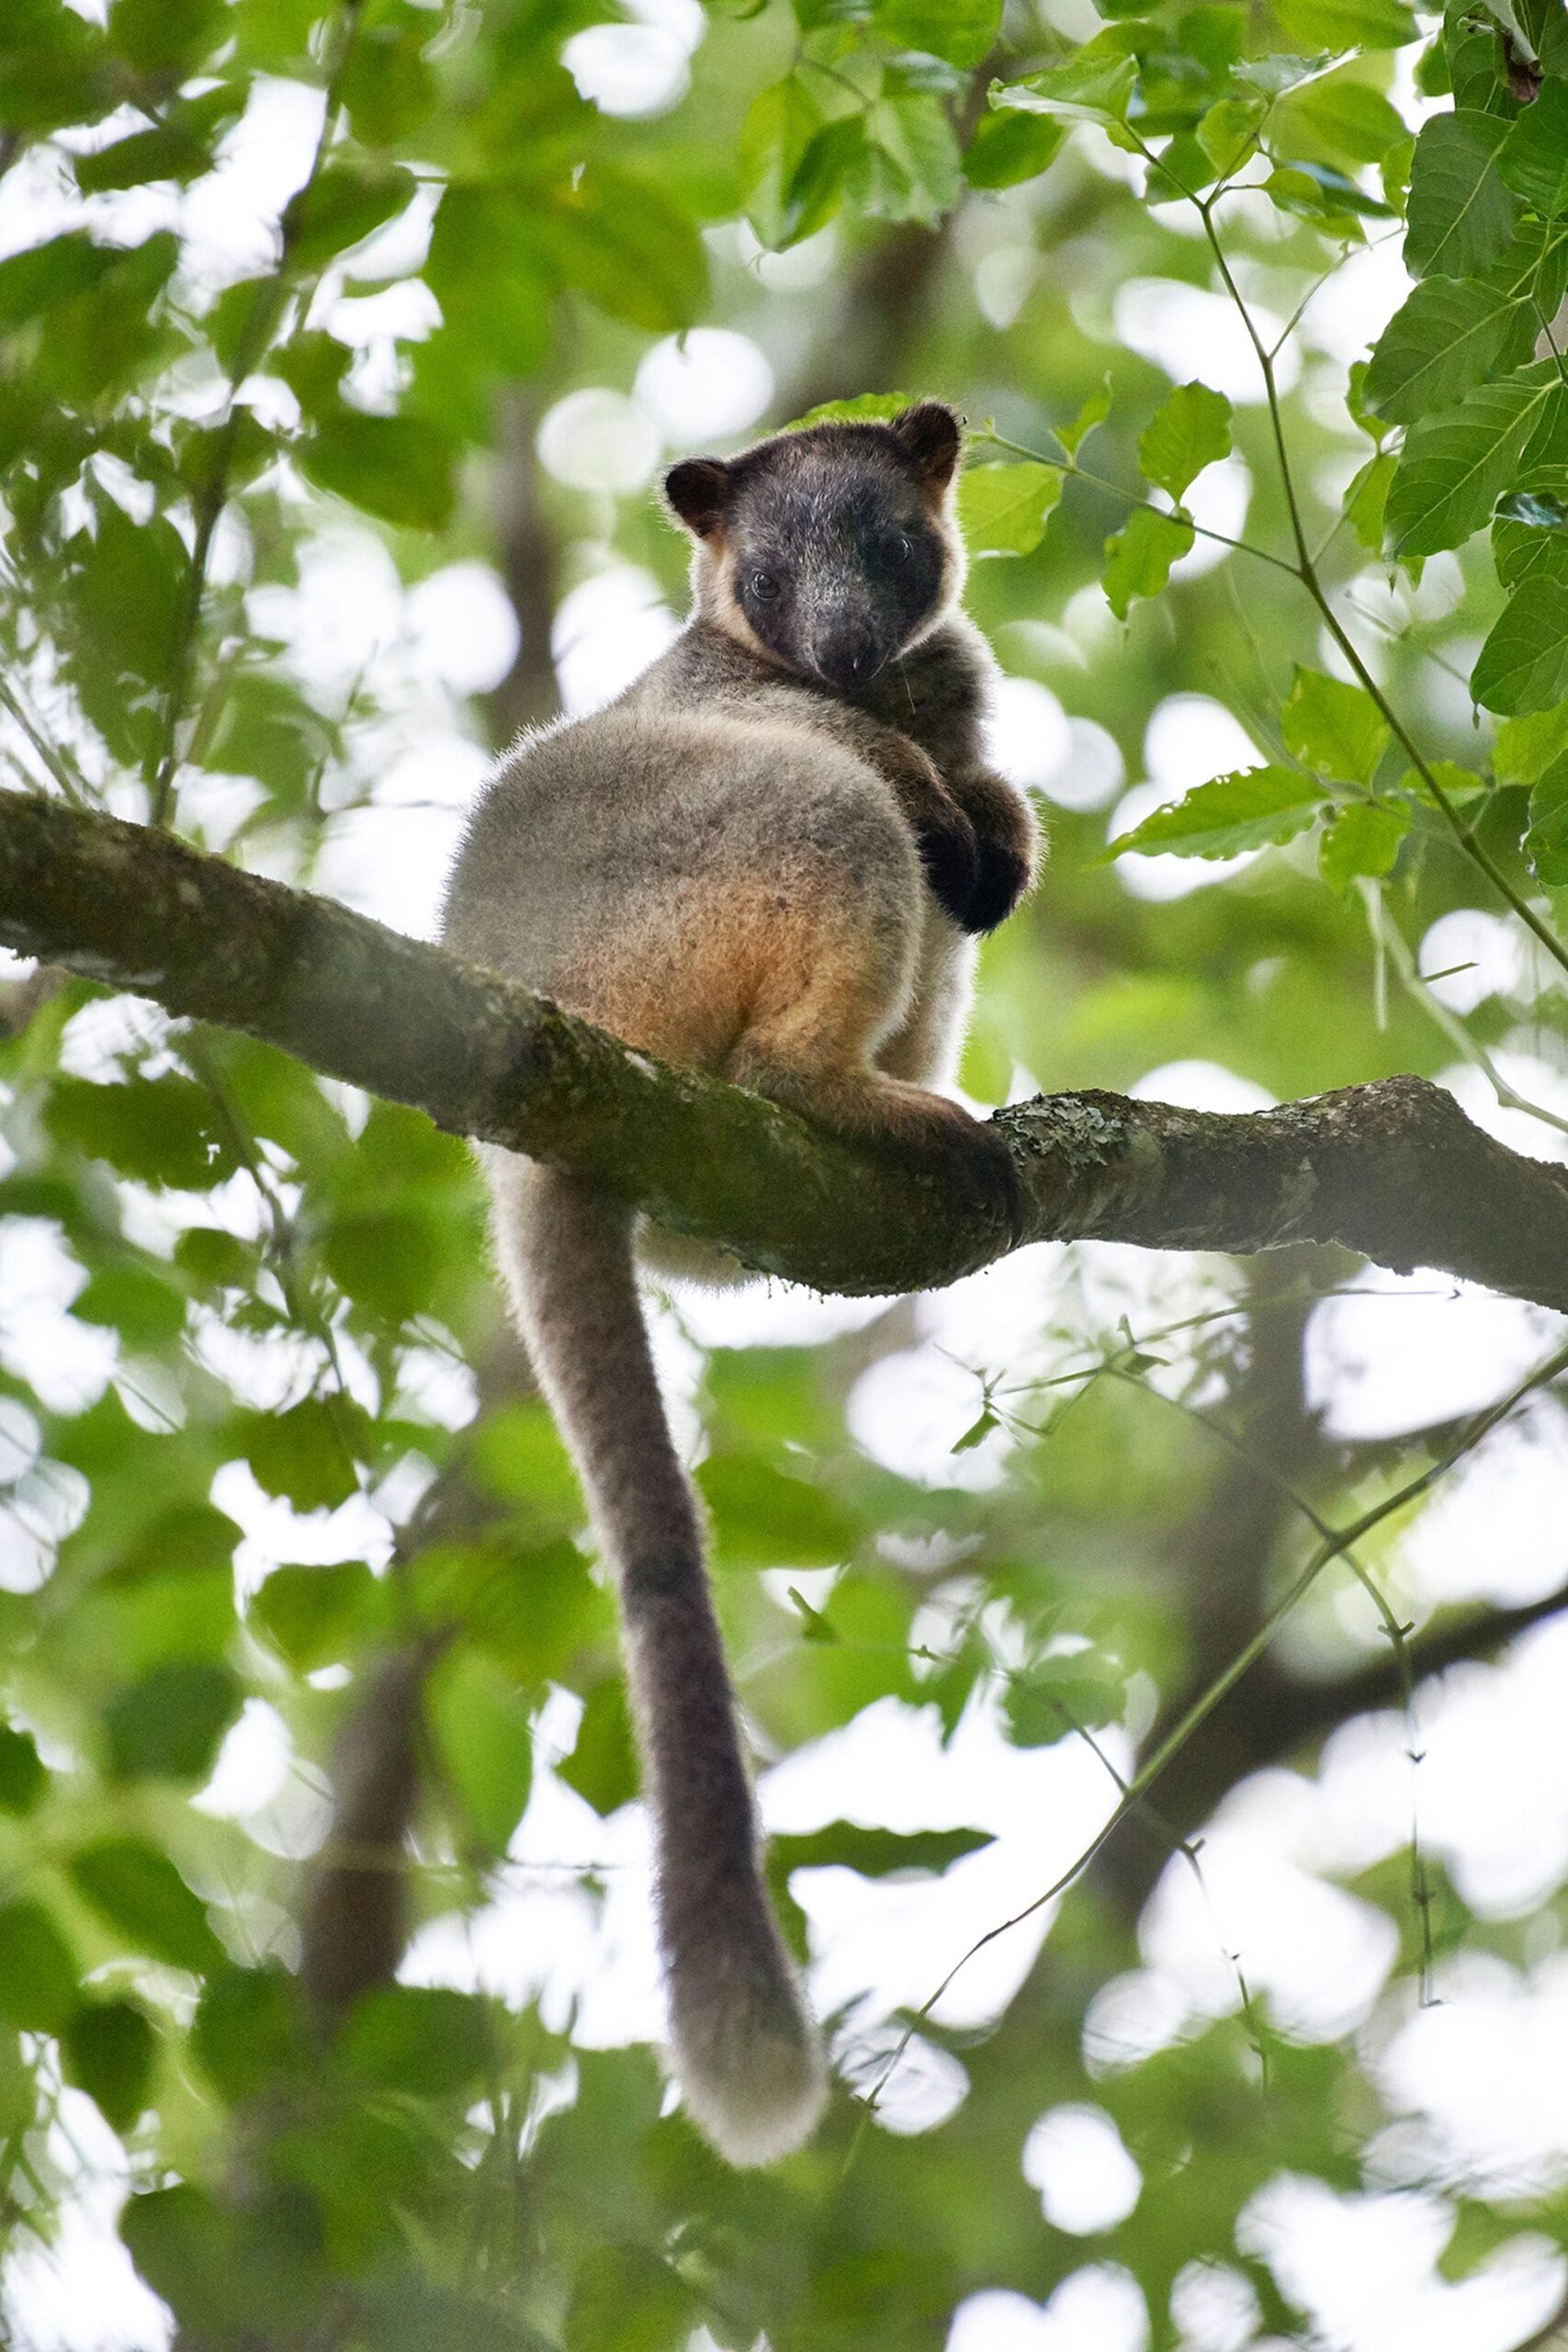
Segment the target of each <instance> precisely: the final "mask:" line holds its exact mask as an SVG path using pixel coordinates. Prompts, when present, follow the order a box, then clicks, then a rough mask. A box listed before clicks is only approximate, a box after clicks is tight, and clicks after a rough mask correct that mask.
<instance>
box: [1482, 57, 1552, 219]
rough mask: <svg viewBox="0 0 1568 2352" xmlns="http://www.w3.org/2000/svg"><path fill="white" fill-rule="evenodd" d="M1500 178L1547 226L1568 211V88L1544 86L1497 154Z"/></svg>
mask: <svg viewBox="0 0 1568 2352" xmlns="http://www.w3.org/2000/svg"><path fill="white" fill-rule="evenodd" d="M1497 175H1498V177H1499V178H1500V179H1501V180H1502V181H1503V183H1504V185H1505V186H1506V187H1510V188H1512V189H1513V191H1514V194H1515V195H1516V196H1517V197H1519V198H1522V199H1523V200H1524V202H1525V203H1526V204H1528V205H1529V208H1530V209H1531V210H1532V211H1533V212H1539V213H1540V216H1541V218H1542V220H1555V218H1556V216H1557V215H1558V213H1560V212H1562V210H1563V209H1564V208H1568V83H1563V82H1556V81H1547V82H1543V83H1542V84H1541V85H1540V91H1539V93H1538V94H1537V96H1536V97H1535V99H1534V100H1533V102H1532V103H1531V104H1530V105H1529V106H1528V107H1521V108H1520V110H1519V113H1518V116H1517V119H1516V120H1515V122H1514V123H1513V125H1512V127H1511V129H1510V130H1509V132H1508V135H1507V137H1506V140H1505V141H1503V144H1502V146H1501V148H1500V149H1499V150H1498V154H1497Z"/></svg>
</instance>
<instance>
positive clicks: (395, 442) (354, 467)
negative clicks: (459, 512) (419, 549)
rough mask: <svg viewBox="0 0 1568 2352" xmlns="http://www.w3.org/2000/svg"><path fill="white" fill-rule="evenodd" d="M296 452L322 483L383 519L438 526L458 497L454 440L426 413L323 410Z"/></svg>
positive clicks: (313, 477)
mask: <svg viewBox="0 0 1568 2352" xmlns="http://www.w3.org/2000/svg"><path fill="white" fill-rule="evenodd" d="M298 455H299V464H300V466H301V467H302V468H303V469H304V471H305V472H306V473H307V474H308V475H309V476H310V480H311V481H313V482H314V483H315V484H316V485H317V487H318V488H319V489H321V490H330V491H332V492H334V494H335V495H336V496H337V497H339V498H345V499H347V500H348V502H349V503H350V504H351V505H354V506H359V507H363V508H364V510H365V512H366V513H367V515H378V516H379V517H380V519H381V521H382V522H384V523H401V524H405V525H407V526H409V527H410V528H412V529H413V530H419V531H438V530H439V529H440V528H441V526H442V525H443V524H444V523H445V522H446V520H447V518H448V517H449V515H451V512H452V508H453V505H454V503H455V502H456V499H457V483H456V481H455V480H454V478H453V458H454V451H453V447H452V443H451V441H450V440H449V438H448V437H447V435H446V434H445V433H444V432H443V431H442V430H441V428H440V427H439V426H438V425H435V424H432V423H431V421H430V419H429V418H428V417H423V416H366V415H362V414H361V413H359V411H358V410H356V409H344V411H343V412H342V413H340V414H338V415H336V416H328V417H323V418H322V420H321V423H320V424H318V425H317V427H316V430H315V432H314V433H313V434H311V435H310V438H309V439H308V440H306V441H304V442H303V443H301V445H300V447H299V452H298Z"/></svg>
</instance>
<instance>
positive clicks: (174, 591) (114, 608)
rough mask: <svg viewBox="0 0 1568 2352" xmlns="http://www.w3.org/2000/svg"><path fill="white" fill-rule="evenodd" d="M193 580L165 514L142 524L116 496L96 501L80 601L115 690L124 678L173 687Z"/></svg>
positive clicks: (81, 574)
mask: <svg viewBox="0 0 1568 2352" xmlns="http://www.w3.org/2000/svg"><path fill="white" fill-rule="evenodd" d="M189 579H190V560H189V558H188V556H187V555H186V546H185V541H184V540H183V539H182V538H181V537H180V535H179V533H178V532H177V531H176V530H175V526H174V525H173V524H172V523H171V522H170V521H169V519H168V517H167V516H166V515H152V516H151V517H150V518H149V519H148V521H147V522H145V523H136V522H133V521H132V520H131V518H130V515H127V514H126V513H125V511H124V509H123V508H122V507H120V506H118V505H117V504H116V503H115V502H114V500H113V499H112V498H100V499H99V500H98V501H97V502H96V530H95V532H94V534H93V537H92V539H91V541H90V542H89V543H88V544H87V545H85V546H84V547H83V548H82V549H81V552H80V560H79V565H78V570H77V580H76V596H77V602H78V606H79V609H80V612H81V616H82V619H83V621H84V623H85V627H86V628H87V629H88V630H89V631H90V632H91V643H92V646H93V649H94V652H95V654H96V657H97V659H98V660H99V661H100V662H103V663H104V665H105V667H106V668H107V670H108V671H109V673H110V675H111V677H114V678H115V680H116V690H117V691H119V692H121V693H123V691H124V688H123V685H121V684H118V682H119V681H121V680H124V679H126V678H131V679H135V680H137V681H139V682H141V684H146V685H150V686H164V685H165V684H167V682H168V680H169V678H170V675H171V674H172V672H173V670H174V666H175V660H176V658H177V654H178V649H179V644H180V639H181V634H182V631H183V628H184V625H185V610H186V594H187V590H188V583H189ZM78 674H83V673H80V672H79V673H78ZM93 715H94V716H95V717H96V716H97V713H96V711H95V712H94V714H93Z"/></svg>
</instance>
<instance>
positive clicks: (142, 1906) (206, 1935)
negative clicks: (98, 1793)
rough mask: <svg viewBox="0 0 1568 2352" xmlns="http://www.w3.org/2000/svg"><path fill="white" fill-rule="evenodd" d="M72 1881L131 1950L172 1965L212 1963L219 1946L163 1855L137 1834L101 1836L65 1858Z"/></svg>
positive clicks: (218, 1954) (194, 1967) (202, 1911)
mask: <svg viewBox="0 0 1568 2352" xmlns="http://www.w3.org/2000/svg"><path fill="white" fill-rule="evenodd" d="M65 1867H66V1871H67V1872H68V1873H69V1876H70V1879H71V1882H72V1884H73V1886H74V1887H75V1889H76V1892H77V1893H78V1894H80V1895H81V1896H82V1897H83V1898H84V1900H85V1902H87V1903H90V1904H91V1905H92V1906H93V1909H94V1910H95V1911H96V1912H97V1913H99V1915H100V1916H101V1917H103V1918H105V1919H107V1921H108V1924H109V1926H110V1927H111V1928H116V1929H117V1930H118V1933H119V1934H120V1935H122V1936H123V1937H124V1938H125V1939H126V1940H127V1942H128V1943H129V1944H130V1947H131V1949H132V1950H133V1951H143V1952H146V1953H147V1954H148V1955H149V1956H150V1957H151V1958H152V1959H153V1960H166V1961H167V1962H169V1963H170V1964H171V1966H173V1967H175V1968H188V1969H191V1970H194V1971H196V1972H197V1973H199V1972H200V1971H201V1970H203V1969H206V1968H212V1967H215V1966H216V1965H217V1964H218V1963H219V1962H220V1961H221V1960H222V1958H223V1947H222V1945H221V1944H220V1942H219V1940H218V1939H217V1937H216V1936H215V1935H214V1934H213V1932H212V1929H211V1928H210V1926H209V1923H208V1917H207V1911H206V1908H205V1906H204V1905H203V1904H202V1903H201V1902H200V1901H199V1900H198V1898H197V1896H196V1895H195V1894H192V1893H191V1890H190V1888H189V1887H188V1886H187V1885H186V1883H185V1881H184V1879H183V1878H182V1877H181V1876H180V1874H179V1872H178V1871H177V1870H176V1869H175V1865H174V1863H173V1862H172V1861H170V1860H169V1858H168V1856H167V1855H166V1854H162V1853H160V1852H159V1850H158V1849H157V1848H156V1847H155V1846H150V1845H148V1844H147V1843H146V1842H145V1840H143V1839H141V1838H101V1839H100V1840H99V1841H98V1842H97V1843H96V1844H95V1845H91V1846H83V1847H81V1848H79V1849H78V1850H77V1851H76V1852H75V1853H74V1854H73V1855H72V1856H71V1857H70V1858H69V1860H67V1862H66V1865H65Z"/></svg>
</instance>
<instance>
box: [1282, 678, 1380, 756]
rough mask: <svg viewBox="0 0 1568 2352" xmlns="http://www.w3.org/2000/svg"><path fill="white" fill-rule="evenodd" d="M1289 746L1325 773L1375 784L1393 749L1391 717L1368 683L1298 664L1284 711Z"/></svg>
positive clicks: (1284, 726)
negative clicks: (1383, 761)
mask: <svg viewBox="0 0 1568 2352" xmlns="http://www.w3.org/2000/svg"><path fill="white" fill-rule="evenodd" d="M1280 731H1281V733H1282V734H1283V736H1284V739H1285V746H1286V749H1287V750H1288V751H1290V752H1293V753H1294V754H1295V756H1296V758H1297V759H1298V760H1300V761H1302V763H1303V764H1304V765H1305V766H1307V767H1309V768H1315V769H1316V771H1317V773H1318V775H1327V776H1333V777H1335V778H1337V781H1338V782H1339V783H1341V784H1371V780H1372V778H1373V776H1374V775H1376V774H1377V769H1378V762H1379V761H1380V760H1381V759H1382V755H1383V753H1384V752H1385V751H1386V750H1387V749H1388V743H1389V729H1388V723H1387V721H1386V720H1385V719H1384V718H1383V716H1382V712H1381V711H1380V710H1379V708H1378V707H1377V705H1376V703H1375V702H1374V701H1373V700H1372V697H1371V695H1370V694H1369V693H1368V692H1367V690H1366V688H1365V686H1348V685H1346V684H1343V682H1342V681H1341V680H1340V679H1338V678H1325V676H1324V675H1323V673H1321V671H1317V670H1303V669H1301V668H1298V669H1297V671H1296V673H1295V680H1294V683H1293V684H1292V687H1291V691H1290V694H1289V695H1288V696H1287V698H1286V701H1285V706H1284V708H1283V709H1282V710H1281V712H1280Z"/></svg>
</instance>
